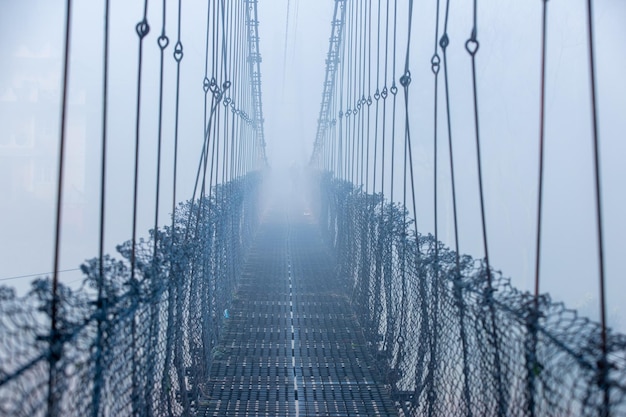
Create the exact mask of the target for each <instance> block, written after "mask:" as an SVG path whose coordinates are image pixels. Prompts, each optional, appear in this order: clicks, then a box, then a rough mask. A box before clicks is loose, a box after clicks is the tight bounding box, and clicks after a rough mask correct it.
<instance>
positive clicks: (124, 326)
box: [0, 173, 260, 416]
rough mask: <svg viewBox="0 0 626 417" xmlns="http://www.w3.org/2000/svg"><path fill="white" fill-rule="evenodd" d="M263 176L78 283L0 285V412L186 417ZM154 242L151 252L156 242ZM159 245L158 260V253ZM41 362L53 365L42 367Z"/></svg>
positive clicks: (198, 206)
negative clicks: (55, 287) (24, 290)
mask: <svg viewBox="0 0 626 417" xmlns="http://www.w3.org/2000/svg"><path fill="white" fill-rule="evenodd" d="M259 179H260V175H259V174H258V173H253V174H248V175H247V176H245V177H243V178H242V179H238V180H233V181H231V182H229V183H226V184H224V185H219V186H218V187H216V188H215V190H214V193H213V194H212V195H211V197H210V198H209V197H206V198H203V199H201V200H196V201H195V202H190V201H188V202H186V203H181V204H180V205H179V207H178V209H177V211H176V217H175V219H176V221H175V225H174V227H173V228H172V227H164V228H162V229H159V230H156V231H155V230H151V231H150V238H149V239H146V240H140V241H138V242H137V245H136V270H135V273H134V274H131V271H130V263H129V259H130V256H131V243H130V242H126V243H124V244H122V245H120V246H119V247H118V251H119V253H120V255H121V257H122V259H121V260H118V259H114V258H113V257H110V256H106V257H104V259H103V261H102V263H103V265H102V266H103V273H104V276H102V277H101V276H100V260H99V259H98V258H95V259H91V260H89V261H87V262H85V263H84V264H83V265H82V266H81V268H82V271H83V273H84V274H85V280H84V283H83V286H82V287H81V288H80V289H77V290H72V289H70V288H68V287H66V286H61V287H60V289H59V291H58V305H59V310H58V312H57V320H58V325H57V329H58V331H57V332H56V335H57V336H56V337H52V336H51V331H50V313H51V297H52V288H51V285H52V284H51V280H50V279H49V278H41V279H38V280H36V281H34V282H33V284H32V289H31V290H30V292H29V293H28V294H26V295H25V296H23V297H18V296H16V293H15V291H14V290H12V289H10V288H8V287H0V415H2V416H43V415H49V416H66V415H67V416H69V415H75V416H86V415H93V416H105V415H108V416H123V415H134V416H150V415H168V416H177V415H193V414H194V412H195V410H196V409H197V407H198V398H199V397H200V396H201V395H202V392H203V390H204V384H206V382H207V380H208V378H207V375H208V370H209V368H210V365H211V358H212V355H211V350H212V349H213V348H214V347H215V346H216V345H217V342H218V340H219V338H220V331H221V329H222V325H223V322H224V311H225V310H226V309H227V306H228V304H229V302H230V299H231V296H232V293H233V289H234V287H235V285H236V283H237V280H238V278H239V276H240V273H241V267H242V259H243V253H244V252H245V250H246V246H247V245H248V244H249V242H250V240H251V235H252V233H253V230H254V228H255V227H256V223H257V219H258V214H257V212H258V207H257V193H258V182H259ZM155 239H156V244H155ZM155 248H156V251H155ZM50 364H53V366H52V367H51V366H50Z"/></svg>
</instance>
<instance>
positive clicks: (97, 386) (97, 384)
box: [91, 0, 111, 417]
mask: <svg viewBox="0 0 626 417" xmlns="http://www.w3.org/2000/svg"><path fill="white" fill-rule="evenodd" d="M110 6H111V5H110V0H105V2H104V47H103V49H104V52H103V58H102V62H103V64H102V66H103V68H102V140H101V146H102V148H101V153H102V154H101V161H100V230H99V234H98V237H99V239H98V260H99V262H98V299H97V302H96V303H97V304H96V309H97V310H99V311H101V313H100V314H99V315H98V323H97V334H96V343H95V350H96V353H95V354H96V364H95V375H94V383H93V402H92V409H91V413H92V416H93V417H97V416H98V415H99V413H100V399H101V390H102V388H103V385H104V382H103V371H104V370H103V369H102V368H103V360H104V356H103V351H102V350H103V344H104V340H103V339H104V321H105V320H106V319H107V305H106V304H107V303H106V299H105V297H104V225H105V210H106V168H107V167H106V162H107V122H108V117H107V116H108V113H107V111H108V98H109V85H108V82H109V11H110Z"/></svg>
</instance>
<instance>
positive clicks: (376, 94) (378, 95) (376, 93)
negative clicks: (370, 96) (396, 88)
mask: <svg viewBox="0 0 626 417" xmlns="http://www.w3.org/2000/svg"><path fill="white" fill-rule="evenodd" d="M379 98H380V91H378V88H377V89H376V92H375V93H374V99H375V100H376V101H378V99H379Z"/></svg>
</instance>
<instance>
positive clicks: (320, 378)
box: [200, 208, 397, 416]
mask: <svg viewBox="0 0 626 417" xmlns="http://www.w3.org/2000/svg"><path fill="white" fill-rule="evenodd" d="M318 230H319V229H318V226H317V225H316V224H315V223H314V220H313V217H312V216H311V215H309V213H308V212H306V211H304V210H294V209H291V210H290V211H289V212H288V210H287V209H286V208H282V209H279V210H275V211H273V212H271V213H270V214H268V215H267V216H265V218H264V219H263V221H262V224H261V226H260V228H259V232H258V234H257V238H256V241H255V242H254V244H253V246H252V248H251V252H250V254H249V255H248V258H247V262H246V269H245V273H244V275H243V278H242V281H241V284H240V287H239V290H238V291H237V294H236V296H235V301H234V302H233V305H232V308H231V309H230V310H229V318H228V319H227V321H228V324H227V325H226V330H225V333H224V334H223V335H222V342H221V344H220V346H219V347H218V348H217V349H216V350H215V353H214V362H213V366H212V369H211V374H210V382H209V385H208V388H209V389H208V393H207V398H205V399H204V400H203V401H202V402H201V404H202V410H200V411H201V413H200V415H204V416H357V415H360V416H397V411H396V408H395V406H394V403H393V401H392V400H391V399H390V398H389V395H388V394H387V391H386V389H385V387H384V385H382V384H377V383H376V371H375V370H374V369H373V368H370V366H368V363H373V361H372V360H370V356H369V354H368V352H367V347H366V343H365V340H364V337H363V335H362V333H361V332H360V331H359V330H358V329H359V325H358V323H357V322H356V318H355V316H354V315H353V314H352V313H351V311H350V306H349V303H348V302H347V299H346V297H345V295H344V292H343V291H342V289H341V286H340V285H338V283H337V280H336V279H335V273H334V270H333V263H332V260H331V258H330V255H329V254H328V252H327V251H326V247H325V246H324V244H323V242H322V240H321V237H320V234H319V231H318Z"/></svg>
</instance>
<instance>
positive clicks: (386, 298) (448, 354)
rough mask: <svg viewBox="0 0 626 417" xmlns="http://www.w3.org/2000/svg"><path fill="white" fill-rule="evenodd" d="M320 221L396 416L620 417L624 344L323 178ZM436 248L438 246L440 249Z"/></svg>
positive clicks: (392, 209)
mask: <svg viewBox="0 0 626 417" xmlns="http://www.w3.org/2000/svg"><path fill="white" fill-rule="evenodd" d="M319 192H320V194H319V197H320V198H319V202H320V203H319V204H320V206H319V217H320V222H321V225H322V228H323V229H324V231H325V234H326V238H327V240H328V241H329V242H330V244H331V245H332V246H333V247H334V248H335V250H336V251H337V259H338V263H339V266H338V270H339V273H338V277H341V279H347V280H348V284H349V287H350V288H351V293H352V296H351V299H352V303H353V306H354V308H355V310H356V311H357V313H358V317H359V321H360V324H361V327H362V328H363V331H364V332H366V336H367V337H366V338H367V340H369V341H370V349H371V350H372V353H373V354H374V356H375V357H376V358H377V363H376V366H377V367H379V368H380V371H381V372H382V373H383V374H384V375H386V383H387V384H389V386H390V387H391V389H392V391H393V394H394V398H395V399H396V401H398V404H399V407H400V408H401V409H402V411H403V413H404V415H428V416H452V415H465V416H472V415H480V416H540V415H541V416H603V415H613V416H617V415H620V416H621V415H626V336H624V335H621V334H616V333H612V332H609V336H608V355H607V357H606V360H604V357H603V354H602V349H601V326H600V325H599V324H597V323H595V322H592V321H590V320H588V319H586V318H584V317H580V316H578V315H577V313H576V311H574V310H570V309H567V308H566V307H565V306H564V305H563V304H562V303H558V302H555V301H553V300H551V299H550V297H549V296H547V295H542V296H540V297H539V298H535V297H534V296H533V295H532V294H529V293H526V292H522V291H519V290H517V289H515V288H514V287H512V286H511V284H510V282H509V280H508V279H506V278H504V277H502V276H501V274H500V273H497V272H495V271H493V270H492V271H490V273H491V274H492V280H491V285H489V280H488V279H487V270H486V267H485V264H484V262H482V261H481V260H476V259H472V258H471V257H470V256H466V255H463V256H460V257H459V267H458V269H457V264H456V259H457V258H456V254H455V253H454V252H453V251H452V250H450V249H449V248H447V247H445V246H444V245H443V244H442V243H441V242H436V241H435V239H434V237H433V236H432V235H419V236H418V237H417V238H416V236H415V233H414V232H410V230H411V229H412V228H411V227H410V226H411V221H410V220H408V216H407V214H406V213H405V211H404V208H403V207H400V206H398V205H392V204H390V203H387V202H385V200H384V199H383V197H382V196H381V195H371V194H365V193H363V192H361V190H360V189H358V188H356V187H354V186H353V185H351V184H350V183H349V182H345V181H341V180H337V179H331V176H330V175H322V176H321V186H320V191H319ZM436 245H437V246H436Z"/></svg>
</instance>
